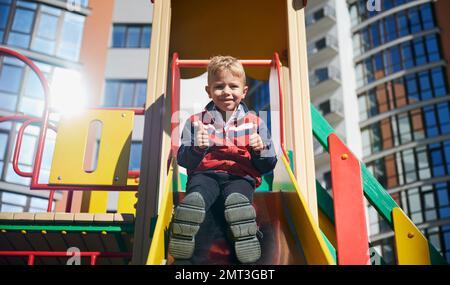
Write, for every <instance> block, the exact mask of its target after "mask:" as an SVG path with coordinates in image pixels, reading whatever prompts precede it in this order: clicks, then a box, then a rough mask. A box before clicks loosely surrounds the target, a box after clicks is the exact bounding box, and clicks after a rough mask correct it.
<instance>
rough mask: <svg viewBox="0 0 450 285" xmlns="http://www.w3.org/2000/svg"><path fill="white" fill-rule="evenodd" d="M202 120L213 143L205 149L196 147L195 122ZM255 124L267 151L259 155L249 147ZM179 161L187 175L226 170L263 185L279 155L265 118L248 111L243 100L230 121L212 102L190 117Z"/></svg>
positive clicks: (182, 137) (256, 184) (184, 129)
mask: <svg viewBox="0 0 450 285" xmlns="http://www.w3.org/2000/svg"><path fill="white" fill-rule="evenodd" d="M198 120H201V121H202V122H203V124H204V125H205V127H206V129H207V130H208V133H209V139H210V146H209V147H208V148H207V149H205V150H202V149H200V148H198V147H196V146H195V141H194V140H195V136H194V127H193V123H194V122H195V121H198ZM254 125H256V126H257V132H258V134H259V135H260V136H261V139H262V141H263V143H264V146H265V148H264V150H263V151H261V153H259V154H257V153H255V152H253V150H252V149H251V148H250V147H249V141H250V140H249V137H250V135H251V134H252V133H253V132H254ZM177 160H178V164H179V165H181V166H183V167H185V168H186V169H187V172H188V175H192V174H194V173H199V172H202V173H205V172H226V173H229V174H233V175H237V176H241V177H243V178H245V179H248V180H251V181H253V182H254V183H255V187H258V186H259V185H260V184H261V175H263V174H265V173H267V172H269V171H271V170H273V169H274V168H275V165H276V163H277V157H276V154H275V151H274V148H273V144H272V141H271V139H270V134H269V131H268V129H267V126H266V124H265V123H264V121H263V120H262V119H261V118H259V117H258V116H257V115H256V114H254V113H252V112H249V110H248V108H247V106H246V105H245V104H244V103H241V104H240V106H239V108H238V110H237V111H236V112H235V114H234V115H233V117H232V118H231V119H230V120H229V121H228V124H225V122H224V121H223V119H222V115H220V113H219V112H218V111H216V110H215V105H214V102H210V103H209V104H208V105H207V106H206V107H205V110H204V111H203V112H202V113H198V114H195V115H193V116H191V117H190V118H189V119H188V120H187V122H186V124H185V126H184V128H183V133H182V136H181V145H180V148H179V149H178V154H177Z"/></svg>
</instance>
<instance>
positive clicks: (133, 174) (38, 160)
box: [0, 47, 145, 212]
mask: <svg viewBox="0 0 450 285" xmlns="http://www.w3.org/2000/svg"><path fill="white" fill-rule="evenodd" d="M0 55H7V56H12V57H15V58H17V59H19V60H20V61H22V62H24V63H25V64H26V65H28V66H29V67H30V68H31V69H32V70H33V71H34V72H35V73H36V75H37V76H38V78H39V82H40V83H41V85H42V88H43V90H44V113H43V115H42V117H41V118H36V117H31V116H27V115H23V114H16V115H12V116H5V117H0V123H2V122H7V121H24V123H23V124H22V126H21V127H20V129H19V132H18V134H17V139H16V145H15V150H14V156H13V162H12V163H13V169H14V171H15V172H16V173H17V175H19V176H22V177H29V178H31V183H30V190H50V195H49V203H48V207H47V211H48V212H51V209H52V203H53V197H54V194H55V191H56V190H61V191H69V192H70V191H81V190H88V191H103V190H109V191H137V190H138V186H137V185H127V186H112V185H111V186H105V185H83V186H76V185H50V184H43V183H39V174H40V169H41V164H42V157H43V151H44V146H45V138H46V136H47V129H48V127H49V126H50V128H51V129H53V130H55V131H56V127H54V126H53V125H51V124H50V123H49V117H50V105H49V100H48V99H49V84H48V82H47V79H46V78H45V76H44V74H43V73H42V72H41V70H40V69H39V68H38V67H37V66H36V65H35V64H34V63H33V61H32V60H31V59H29V58H27V57H26V56H24V55H22V54H20V53H18V52H16V51H14V50H11V49H8V48H4V47H0ZM96 110H128V111H130V110H131V111H133V112H134V113H135V115H145V108H96ZM37 122H41V124H42V126H41V128H40V133H39V138H38V148H37V151H36V156H35V160H34V166H33V170H32V172H24V171H21V170H20V168H19V156H20V149H21V146H22V138H23V134H24V131H25V128H26V127H28V126H29V125H30V124H32V123H37ZM139 175H140V172H139V171H129V172H128V176H129V177H130V178H135V179H137V178H139ZM70 196H71V195H70ZM69 208H70V207H69Z"/></svg>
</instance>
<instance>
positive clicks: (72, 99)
mask: <svg viewBox="0 0 450 285" xmlns="http://www.w3.org/2000/svg"><path fill="white" fill-rule="evenodd" d="M132 2H133V3H132V5H130V1H125V0H108V1H104V0H91V1H89V2H88V1H87V0H83V1H65V0H53V1H17V0H1V1H0V19H1V20H0V40H1V42H0V44H1V46H4V47H8V48H10V49H13V50H15V51H18V52H20V53H22V54H24V55H25V56H28V57H29V58H30V59H32V60H33V61H34V62H35V63H37V65H38V67H39V68H40V69H41V70H42V71H43V72H44V73H45V75H46V77H47V79H48V81H49V84H50V89H51V97H52V99H51V102H52V107H53V109H54V110H55V111H56V112H67V111H74V109H77V108H76V107H79V108H81V107H112V108H117V107H123V108H130V107H131V108H132V107H143V105H144V104H145V96H146V84H147V83H146V80H147V68H148V66H147V63H148V53H149V46H150V37H151V21H152V4H151V3H150V2H149V1H147V0H133V1H132ZM0 86H1V87H0V115H1V116H6V115H12V114H16V113H24V114H26V115H31V116H41V114H42V111H43V107H44V96H43V92H42V88H41V86H40V84H39V81H38V79H37V76H36V75H35V74H34V73H33V72H31V70H30V69H29V68H27V67H25V65H24V64H23V63H21V62H19V61H18V60H15V59H13V58H10V57H2V58H0ZM135 123H136V124H135V125H136V129H135V131H134V132H133V142H132V151H131V157H130V169H134V170H136V169H139V165H140V154H141V141H142V129H143V118H140V117H137V118H136V120H135ZM19 127H20V124H19V123H15V124H11V123H0V174H1V175H0V191H1V192H0V205H1V209H0V211H2V212H22V211H25V212H34V211H45V210H46V209H47V201H48V200H47V199H48V192H47V191H30V190H29V188H28V185H29V183H30V179H28V178H23V177H20V176H18V175H17V174H16V173H15V172H14V170H13V168H12V155H13V151H14V143H15V138H16V133H17V130H18V128H19ZM37 137H38V127H36V126H30V127H28V128H27V130H26V134H25V136H24V140H23V146H22V154H21V157H20V161H19V162H20V164H19V166H20V167H21V169H22V170H23V171H29V170H31V166H32V165H33V159H34V155H35V152H36V148H37ZM53 147H54V136H53V134H52V133H50V134H49V137H48V140H47V142H46V154H47V155H46V158H47V159H44V164H43V169H42V172H43V175H42V177H41V179H42V181H43V182H45V181H46V180H47V179H48V175H49V169H50V165H51V153H52V150H53ZM108 195H109V200H108V201H109V202H108V211H110V212H114V211H115V210H116V207H117V192H111V193H108ZM82 196H83V193H81V192H75V193H74V197H73V203H72V211H73V212H77V211H80V210H81V204H82ZM84 196H85V198H86V197H89V196H90V193H88V192H85V193H84ZM54 198H55V203H54V208H55V209H56V210H59V211H63V210H64V208H65V204H66V198H67V193H66V192H57V193H56V195H55V197H54Z"/></svg>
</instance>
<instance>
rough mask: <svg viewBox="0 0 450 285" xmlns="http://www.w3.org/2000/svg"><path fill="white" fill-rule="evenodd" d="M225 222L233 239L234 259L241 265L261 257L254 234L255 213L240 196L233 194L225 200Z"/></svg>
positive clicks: (243, 197)
mask: <svg viewBox="0 0 450 285" xmlns="http://www.w3.org/2000/svg"><path fill="white" fill-rule="evenodd" d="M225 220H226V221H227V222H228V224H229V225H230V230H231V233H232V235H233V238H234V241H235V243H234V249H235V250H236V257H237V259H238V260H239V261H240V262H241V263H253V262H256V261H257V260H258V259H259V258H260V257H261V245H260V243H259V240H258V238H257V237H256V233H257V231H258V226H257V225H256V211H255V208H253V206H252V204H251V203H250V201H249V200H248V199H247V197H245V196H244V195H242V194H239V193H233V194H231V195H229V196H228V197H227V199H226V200H225Z"/></svg>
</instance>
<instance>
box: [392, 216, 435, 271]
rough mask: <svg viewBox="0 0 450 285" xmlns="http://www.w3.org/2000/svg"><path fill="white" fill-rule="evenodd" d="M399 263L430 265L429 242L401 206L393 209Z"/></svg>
mask: <svg viewBox="0 0 450 285" xmlns="http://www.w3.org/2000/svg"><path fill="white" fill-rule="evenodd" d="M392 219H393V222H394V236H395V249H396V252H397V263H398V265H429V264H431V261H430V252H429V249H428V242H427V240H426V238H425V237H424V236H423V234H422V233H421V232H420V231H419V229H418V228H417V227H416V226H415V225H414V224H413V222H411V220H410V219H409V218H408V217H407V216H406V215H405V213H403V211H402V210H401V209H400V208H394V209H393V210H392Z"/></svg>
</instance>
